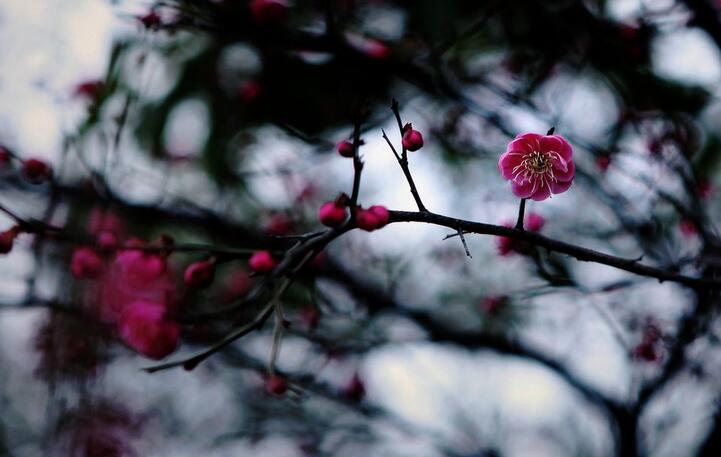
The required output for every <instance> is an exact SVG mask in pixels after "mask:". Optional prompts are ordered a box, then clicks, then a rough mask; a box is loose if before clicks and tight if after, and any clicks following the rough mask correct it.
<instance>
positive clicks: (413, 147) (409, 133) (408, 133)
mask: <svg viewBox="0 0 721 457" xmlns="http://www.w3.org/2000/svg"><path fill="white" fill-rule="evenodd" d="M402 143H403V147H404V148H405V149H407V150H409V151H417V150H419V149H420V148H422V147H423V135H421V132H419V131H418V130H413V127H412V126H411V124H406V126H405V128H404V133H403V140H402Z"/></svg>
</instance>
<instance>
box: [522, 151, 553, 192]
mask: <svg viewBox="0 0 721 457" xmlns="http://www.w3.org/2000/svg"><path fill="white" fill-rule="evenodd" d="M556 156H558V153H557V152H555V151H547V152H543V151H533V152H531V153H530V154H526V156H525V157H524V158H523V160H522V161H521V163H520V164H518V165H516V167H514V168H513V175H514V176H513V177H514V179H516V180H519V178H520V181H519V182H521V183H522V182H524V181H531V182H533V183H534V185H538V184H540V185H541V186H546V185H550V183H553V182H557V179H556V176H555V174H554V170H553V159H554V157H556Z"/></svg>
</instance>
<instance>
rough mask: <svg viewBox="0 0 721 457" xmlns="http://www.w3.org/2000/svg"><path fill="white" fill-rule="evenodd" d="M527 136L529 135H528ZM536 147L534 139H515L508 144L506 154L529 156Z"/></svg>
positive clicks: (536, 141)
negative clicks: (514, 153)
mask: <svg viewBox="0 0 721 457" xmlns="http://www.w3.org/2000/svg"><path fill="white" fill-rule="evenodd" d="M527 135H531V134H530V133H529V134H527ZM537 147H538V140H537V139H536V138H516V139H515V140H513V141H511V142H510V143H508V146H507V147H506V152H512V151H516V152H521V153H523V154H530V153H531V152H533V151H534V150H535V149H536V148H537Z"/></svg>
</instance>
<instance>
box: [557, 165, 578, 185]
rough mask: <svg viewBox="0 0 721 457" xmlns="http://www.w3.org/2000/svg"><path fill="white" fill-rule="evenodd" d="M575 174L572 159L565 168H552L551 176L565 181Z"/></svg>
mask: <svg viewBox="0 0 721 457" xmlns="http://www.w3.org/2000/svg"><path fill="white" fill-rule="evenodd" d="M575 174H576V165H575V164H574V163H573V160H571V161H570V162H568V164H567V167H566V170H565V171H564V170H561V169H558V168H556V167H554V169H553V176H554V177H555V178H556V180H558V181H560V182H567V181H570V180H572V179H573V176H574V175H575Z"/></svg>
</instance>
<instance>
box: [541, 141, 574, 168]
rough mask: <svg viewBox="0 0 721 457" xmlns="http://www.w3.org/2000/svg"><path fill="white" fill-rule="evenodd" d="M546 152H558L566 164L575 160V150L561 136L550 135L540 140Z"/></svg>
mask: <svg viewBox="0 0 721 457" xmlns="http://www.w3.org/2000/svg"><path fill="white" fill-rule="evenodd" d="M540 143H541V147H543V150H544V151H556V152H557V153H559V154H560V155H561V157H563V160H565V161H566V162H568V161H570V160H571V159H572V158H573V148H572V147H571V145H570V143H569V142H568V141H566V139H565V138H563V137H562V136H561V135H548V136H544V137H543V138H541V140H540Z"/></svg>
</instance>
